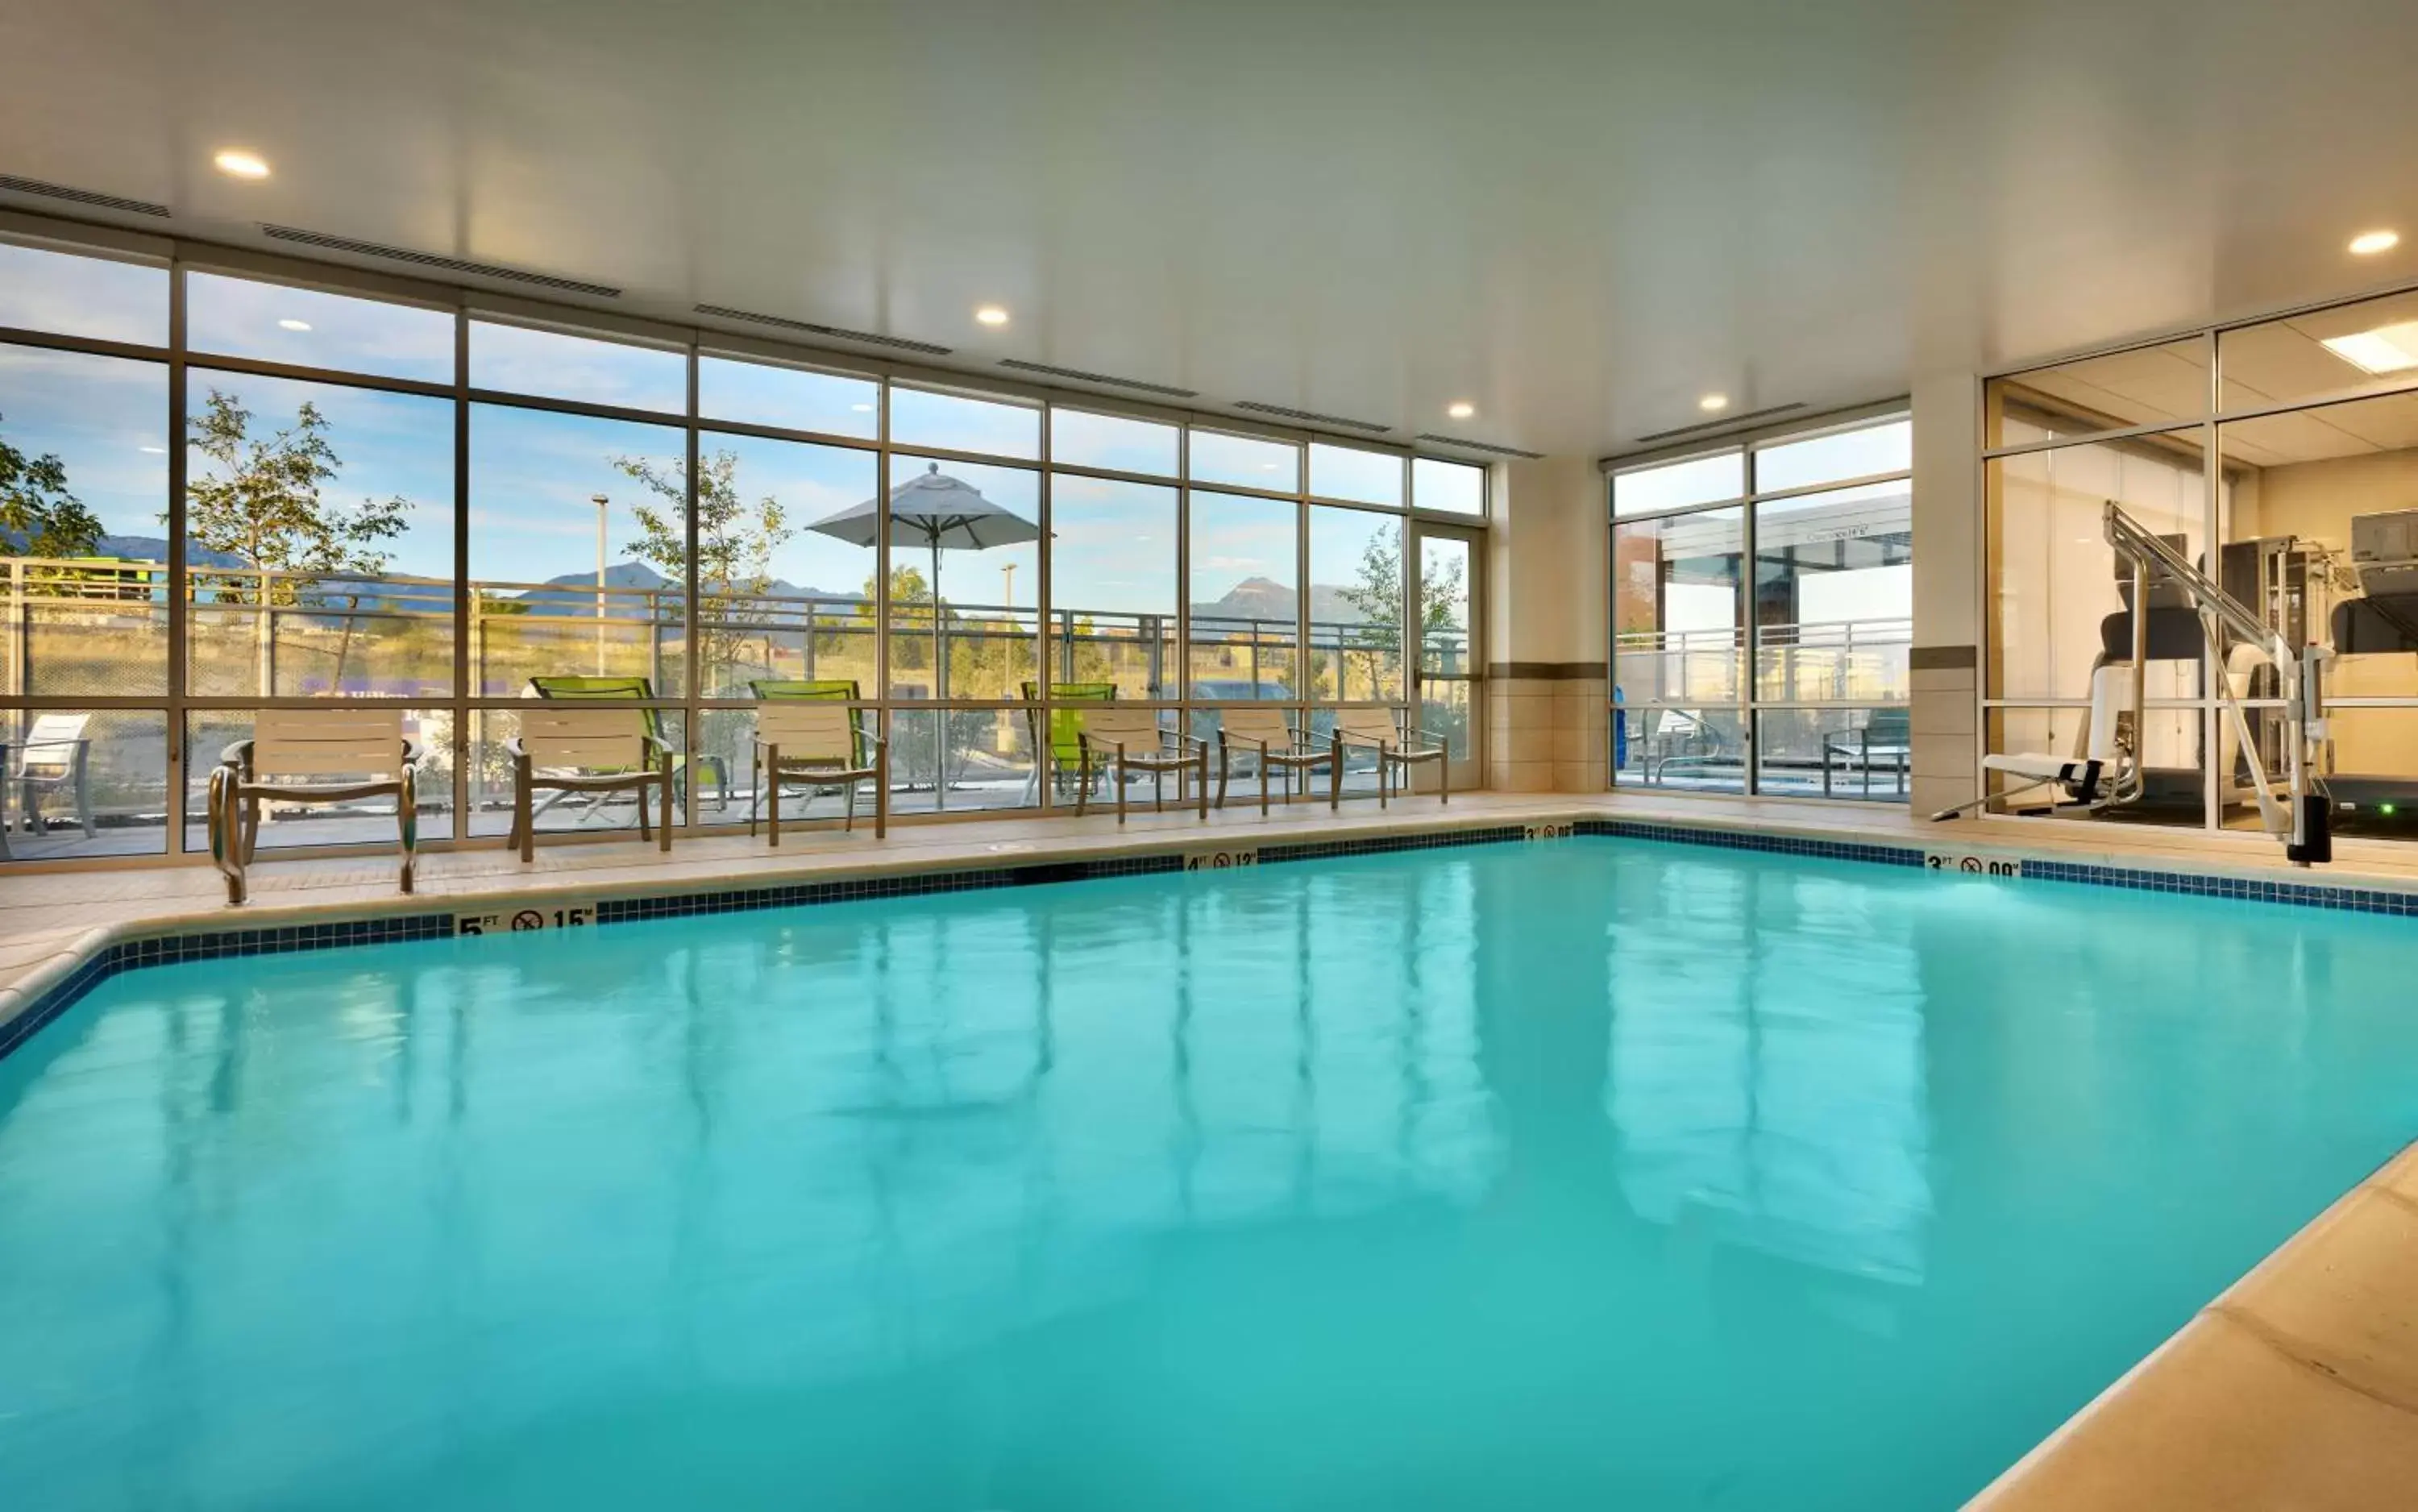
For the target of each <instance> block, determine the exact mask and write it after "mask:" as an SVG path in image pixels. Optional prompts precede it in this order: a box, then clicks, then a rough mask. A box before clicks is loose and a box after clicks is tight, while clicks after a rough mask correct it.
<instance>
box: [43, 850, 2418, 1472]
mask: <svg viewBox="0 0 2418 1512" xmlns="http://www.w3.org/2000/svg"><path fill="white" fill-rule="evenodd" d="M2413 942H2418V919H2412V918H2392V917H2383V916H2378V915H2372V914H2364V913H2352V912H2338V911H2329V910H2324V909H2313V908H2293V907H2284V906H2279V905H2273V904H2261V903H2252V902H2242V901H2231V900H2221V899H2212V898H2201V897H2189V896H2178V895H2172V894H2166V893H2154V892H2134V891H2121V890H2118V889H2113V888H2099V887H2088V886H2082V885H2075V884H2068V883H2054V882H2042V881H2006V880H2000V879H1995V878H1958V877H1953V876H1940V875H1936V874H1932V873H1927V872H1924V871H1922V870H1920V869H1915V868H1909V867H1899V866H1884V865H1875V864H1869V863H1858V862H1850V861H1836V860H1828V859H1817V858H1813V857H1808V856H1798V855H1780V854H1771V853H1764V852H1755V851H1746V850H1731V849H1717V848H1708V847H1700V846H1688V845H1671V844H1660V843H1653V842H1647V841H1642V840H1630V839H1605V838H1593V837H1583V838H1575V839H1569V840H1562V841H1553V842H1547V843H1538V844H1524V845H1523V844H1498V845H1487V846H1471V847H1461V848H1429V849H1416V850H1404V851H1400V852H1396V853H1392V854H1379V855H1365V856H1354V857H1350V858H1345V859H1339V860H1328V861H1319V862H1305V863H1293V864H1286V865H1268V866H1262V867H1257V868H1252V869H1246V870H1238V871H1226V872H1217V873H1207V874H1201V873H1196V874H1184V873H1170V874H1158V875H1149V876H1132V877H1123V878H1110V879H1105V880H1091V881H1079V882H1069V883H1061V884H1051V885H1044V886H1026V887H1012V888H1000V889H994V890H989V891H973V892H959V893H936V894H929V895H922V896H907V897H889V898H877V899H871V900H866V901H858V902H846V903H833V904H826V905H820V906H817V907H812V908H803V909H784V910H767V911H759V912H746V913H726V914H713V915H701V916H691V917H681V918H670V919H664V920H658V921H653V922H649V923H639V924H613V925H611V926H608V927H602V928H589V929H582V930H570V931H561V932H556V933H551V934H531V935H517V936H504V937H489V938H484V939H444V940H425V941H417V942H409V943H398V944H388V945H378V946H371V947H361V948H353V949H345V950H329V951H318V952H311V953H302V954H293V955H273V956H259V957H253V958H248V959H241V960H218V961H209V962H198V963H189V964H181V965H175V966H167V967H160V968H156V969H145V970H134V971H128V972H124V973H121V974H118V975H116V976H114V977H111V978H110V979H108V980H106V981H104V982H103V983H102V984H101V985H99V987H97V988H96V989H95V990H94V991H93V992H92V993H91V994H90V995H89V996H88V997H86V998H84V1000H82V1001H80V1002H78V1003H76V1004H75V1005H74V1006H73V1007H71V1008H69V1010H68V1011H67V1012H66V1013H64V1014H63V1015H62V1016H60V1017H59V1018H57V1019H56V1020H55V1021H54V1022H52V1023H50V1024H49V1025H48V1026H47V1027H45V1028H43V1029H42V1030H41V1031H38V1033H37V1034H35V1035H34V1036H33V1037H32V1038H31V1039H30V1040H29V1041H27V1042H26V1043H25V1044H23V1046H20V1047H19V1048H18V1049H17V1050H15V1051H14V1052H13V1053H12V1054H10V1055H8V1058H7V1059H5V1060H0V1484H5V1485H6V1486H7V1487H8V1491H7V1493H6V1500H7V1501H8V1504H11V1505H14V1506H22V1507H25V1508H37V1507H38V1508H43V1509H45V1512H48V1509H54V1508H55V1509H65V1508H157V1507H165V1506H177V1507H191V1508H231V1507H245V1508H263V1507H267V1508H303V1507H327V1506H344V1507H354V1508H392V1509H404V1508H413V1509H417V1508H423V1507H432V1506H443V1507H447V1508H452V1509H460V1508H500V1507H523V1506H538V1505H555V1506H581V1507H590V1508H593V1507H633V1508H635V1507H648V1508H654V1507H663V1506H716V1507H753V1506H784V1507H788V1506H817V1507H834V1508H840V1507H847V1508H859V1507H863V1508H899V1509H931V1512H1055V1509H1093V1508H1099V1509H1110V1508H1115V1509H1121V1512H1122V1509H1135V1508H1154V1509H1158V1508H1167V1509H1194V1508H1198V1509H1211V1512H1228V1509H1236V1512H1239V1509H1251V1512H1263V1509H1276V1508H1287V1509H1299V1508H1345V1507H1352V1508H1359V1507H1370V1506H1383V1507H1387V1508H1429V1507H1432V1508H1446V1507H1451V1508H1462V1507H1475V1506H1484V1507H1490V1508H1498V1509H1504V1512H1529V1509H1537V1508H1564V1507H1569V1508H1579V1507H1586V1508H1596V1507H1606V1506H1651V1507H1707V1508H1758V1509H1759V1508H1768V1507H1778V1506H1786V1507H1819V1508H1839V1509H1856V1512H1884V1509H1900V1508H1903V1509H1922V1512H1929V1509H1936V1508H1941V1507H1947V1506H1952V1505H1954V1504H1956V1503H1957V1502H1959V1501H1960V1500H1962V1499H1963V1498H1965V1497H1967V1496H1968V1495H1970V1494H1971V1493H1973V1492H1974V1491H1976V1490H1978V1489H1980V1488H1981V1487H1982V1486H1983V1485H1984V1484H1985V1483H1987V1482H1988V1481H1989V1480H1990V1479H1991V1478H1992V1476H1994V1475H1995V1474H1997V1472H1998V1471H2000V1470H2001V1469H2003V1468H2004V1467H2005V1466H2006V1465H2007V1464H2009V1463H2010V1462H2011V1461H2012V1460H2013V1459H2016V1458H2017V1457H2018V1456H2020V1455H2021V1454H2023V1453H2024V1451H2025V1450H2027V1449H2028V1448H2029V1447H2030V1446H2031V1445H2032V1444H2034V1443H2037V1442H2038V1441H2039V1440H2040V1439H2041V1438H2042V1437H2043V1435H2045V1434H2046V1433H2048V1432H2049V1431H2050V1430H2051V1429H2053V1428H2056V1427H2057V1425H2058V1423H2059V1422H2060V1421H2062V1420H2063V1419H2064V1418H2065V1417H2066V1416H2068V1415H2069V1414H2070V1413H2073V1412H2074V1410H2075V1409H2076V1408H2078V1407H2080V1406H2082V1405H2083V1404H2084V1403H2085V1402H2086V1401H2088V1400H2089V1398H2090V1397H2092V1396H2094V1395H2095V1394H2096V1393H2097V1392H2098V1391H2099V1390H2100V1389H2101V1388H2102V1387H2103V1386H2104V1385H2106V1384H2107V1383H2108V1382H2111V1381H2112V1380H2114V1379H2115V1378H2116V1377H2117V1376H2118V1375H2120V1374H2121V1373H2122V1372H2123V1371H2124V1370H2125V1369H2126V1368H2127V1367H2129V1366H2131V1365H2132V1364H2133V1363H2134V1362H2135V1361H2136V1360H2138V1359H2139V1358H2141V1356H2142V1355H2143V1354H2145V1353H2146V1352H2149V1351H2150V1349H2152V1348H2153V1347H2155V1346H2156V1345H2157V1343H2158V1342H2159V1341H2160V1339H2161V1338H2163V1337H2164V1336H2165V1335H2167V1334H2168V1333H2170V1332H2171V1331H2172V1330H2173V1329H2175V1328H2176V1327H2177V1326H2179V1325H2180V1324H2181V1323H2182V1322H2183V1321H2185V1320H2186V1319H2188V1318H2189V1317H2190V1316H2191V1315H2192V1313H2193V1312H2194V1311H2195V1310H2196V1308H2198V1307H2199V1306H2201V1305H2202V1304H2203V1303H2205V1302H2206V1301H2207V1300H2208V1299H2209V1298H2211V1296H2212V1295H2214V1294H2215V1293H2216V1292H2217V1291H2220V1290H2221V1289H2223V1288H2224V1287H2225V1286H2226V1285H2227V1283H2228V1282H2229V1281H2231V1280H2232V1279H2233V1278H2234V1277H2236V1276H2237V1275H2240V1274H2241V1273H2242V1271H2243V1270H2245V1269H2246V1268H2247V1267H2249V1266H2250V1265H2251V1264H2253V1263H2254V1262H2256V1261H2257V1260H2258V1259H2259V1258H2260V1257H2261V1256H2262V1255H2264V1254H2266V1253H2267V1252H2268V1251H2269V1250H2271V1249H2273V1247H2274V1246H2275V1245H2278V1244H2280V1243H2282V1242H2283V1241H2284V1240H2285V1239H2286V1238H2288V1237H2289V1236H2290V1235H2291V1233H2292V1232H2293V1231H2294V1230H2295V1229H2297V1228H2298V1227H2299V1226H2300V1225H2301V1224H2302V1223H2303V1222H2304V1221H2305V1220H2306V1219H2308V1218H2309V1217H2311V1216H2312V1215H2314V1214H2317V1213H2318V1212H2319V1210H2320V1209H2322V1208H2324V1207H2325V1206H2326V1205H2327V1203H2328V1202H2329V1201H2331V1200H2332V1199H2334V1197H2335V1196H2336V1195H2337V1194H2339V1193H2340V1192H2342V1191H2343V1190H2344V1189H2345V1188H2347V1187H2349V1185H2351V1184H2353V1183H2355V1182H2356V1181H2358V1180H2359V1179H2360V1178H2361V1177H2362V1176H2364V1174H2366V1173H2367V1172H2368V1171H2369V1170H2370V1169H2372V1168H2374V1167H2375V1166H2377V1165H2378V1164H2379V1163H2380V1161H2382V1160H2384V1159H2385V1158H2387V1157H2388V1156H2389V1155H2391V1154H2392V1153H2394V1152H2395V1151H2396V1150H2397V1149H2399V1148H2400V1147H2401V1146H2402V1145H2403V1144H2405V1143H2407V1142H2408V1141H2409V1140H2410V1138H2412V1137H2413V1136H2418V1074H2413V1072H2412V1069H2411V1068H2412V1066H2413V1064H2418V1016H2413V1015H2412V1014H2410V1012H2409V1011H2408V1003H2409V989H2408V977H2409V963H2410V959H2411V956H2412V945H2413Z"/></svg>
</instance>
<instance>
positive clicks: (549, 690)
mask: <svg viewBox="0 0 2418 1512" xmlns="http://www.w3.org/2000/svg"><path fill="white" fill-rule="evenodd" d="M529 691H530V692H531V693H534V694H536V695H538V696H539V697H541V698H601V699H610V700H614V701H617V702H618V701H620V700H622V699H628V700H630V701H632V702H645V701H649V700H651V699H652V698H653V697H654V696H655V685H654V683H653V682H652V681H651V680H649V679H646V678H625V677H613V676H606V675H604V674H600V673H592V672H564V673H553V674H548V675H546V676H543V677H535V678H531V679H529ZM645 714H646V719H647V733H648V734H649V735H651V736H653V737H654V738H655V739H656V740H658V741H664V743H665V744H666V747H667V748H669V749H670V750H671V753H672V777H673V780H674V782H675V783H676V784H679V783H685V782H686V781H687V776H688V770H689V767H690V765H691V762H692V757H691V756H689V755H688V754H687V753H685V752H683V751H681V750H680V749H679V748H678V747H674V746H671V744H670V742H669V741H666V740H665V737H664V716H663V713H662V711H661V710H653V709H650V710H645ZM694 764H695V765H696V771H697V773H698V775H700V776H710V777H712V779H713V806H714V808H715V809H716V810H721V809H726V808H728V807H729V806H730V763H729V762H727V761H726V760H724V759H723V758H722V757H721V756H716V755H714V754H713V753H712V752H710V751H701V752H698V753H696V756H695V757H694ZM562 796H563V795H562V794H560V793H557V794H556V795H555V796H554V798H552V799H549V800H548V801H547V806H549V807H551V806H552V805H553V804H554V803H555V802H559V801H560V800H561V798H562Z"/></svg>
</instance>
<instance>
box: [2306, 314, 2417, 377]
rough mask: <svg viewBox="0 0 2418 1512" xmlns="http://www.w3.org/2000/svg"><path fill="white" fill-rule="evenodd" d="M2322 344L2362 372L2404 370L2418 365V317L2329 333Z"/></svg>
mask: <svg viewBox="0 0 2418 1512" xmlns="http://www.w3.org/2000/svg"><path fill="white" fill-rule="evenodd" d="M2325 347H2326V350H2327V351H2329V352H2332V353H2333V354H2334V356H2336V357H2338V358H2341V359H2343V360H2344V361H2346V362H2348V363H2349V364H2350V365H2351V366H2353V367H2355V368H2358V369H2359V370H2361V371H2362V372H2364V373H2407V372H2408V371H2410V369H2411V368H2418V320H2404V321H2402V322H2400V323H2399V324H2397V325H2392V326H2379V327H2377V328H2375V329H2374V330H2362V331H2354V332H2352V333H2351V334H2350V335H2349V336H2329V337H2327V338H2325Z"/></svg>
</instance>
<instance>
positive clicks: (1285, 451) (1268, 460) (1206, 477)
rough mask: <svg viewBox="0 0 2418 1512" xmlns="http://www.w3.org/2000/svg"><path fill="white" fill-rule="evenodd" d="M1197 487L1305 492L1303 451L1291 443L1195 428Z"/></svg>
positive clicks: (1193, 468)
mask: <svg viewBox="0 0 2418 1512" xmlns="http://www.w3.org/2000/svg"><path fill="white" fill-rule="evenodd" d="M1189 466H1190V467H1191V472H1192V481H1194V482H1196V483H1231V484H1232V485H1234V486H1235V487H1237V488H1264V489H1267V490H1268V491H1270V492H1271V493H1278V494H1291V493H1295V492H1298V491H1299V490H1300V488H1301V448H1299V447H1297V446H1295V445H1293V443H1292V442H1290V441H1265V440H1262V439H1260V438H1259V437H1258V436H1254V435H1228V434H1226V433H1225V432H1223V431H1204V430H1202V429H1201V427H1199V426H1197V425H1196V426H1194V427H1193V428H1192V451H1191V458H1190V462H1189Z"/></svg>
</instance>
